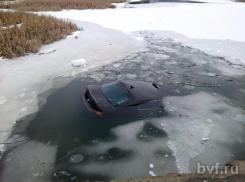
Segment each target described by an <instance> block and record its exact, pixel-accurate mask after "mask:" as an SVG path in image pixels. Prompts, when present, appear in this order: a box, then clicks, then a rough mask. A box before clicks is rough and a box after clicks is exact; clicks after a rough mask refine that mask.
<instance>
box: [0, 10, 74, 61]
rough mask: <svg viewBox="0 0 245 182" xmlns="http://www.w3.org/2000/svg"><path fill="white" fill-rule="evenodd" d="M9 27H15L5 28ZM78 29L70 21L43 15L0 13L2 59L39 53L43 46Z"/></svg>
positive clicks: (0, 52) (0, 51)
mask: <svg viewBox="0 0 245 182" xmlns="http://www.w3.org/2000/svg"><path fill="white" fill-rule="evenodd" d="M16 24H21V26H20V27H18V26H16ZM9 25H15V26H14V27H13V28H5V29H4V28H3V27H8V26H9ZM1 26H2V28H1ZM77 29H78V28H77V26H76V25H74V24H72V23H71V22H69V21H65V20H58V19H55V18H52V17H46V16H43V15H42V16H38V15H34V14H29V13H21V12H0V57H4V58H13V57H19V56H24V55H25V54H26V53H37V52H38V50H39V49H40V47H41V46H42V45H43V44H49V43H52V42H54V41H57V40H60V39H62V38H64V37H65V36H66V35H68V34H70V33H71V32H73V31H75V30H77Z"/></svg>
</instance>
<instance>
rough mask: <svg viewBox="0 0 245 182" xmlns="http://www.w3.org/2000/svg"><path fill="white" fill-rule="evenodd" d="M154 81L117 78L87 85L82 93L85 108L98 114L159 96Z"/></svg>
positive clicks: (159, 93) (138, 103)
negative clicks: (108, 81) (99, 83)
mask: <svg viewBox="0 0 245 182" xmlns="http://www.w3.org/2000/svg"><path fill="white" fill-rule="evenodd" d="M160 97H161V92H160V90H159V86H157V85H156V84H155V83H150V82H143V81H135V80H117V81H114V82H110V83H106V84H102V85H89V86H88V87H87V89H86V91H85V93H84V102H85V104H86V106H87V108H88V109H89V110H90V111H91V112H94V113H96V114H98V115H99V116H104V115H105V114H104V112H106V111H110V110H114V109H117V108H120V107H128V106H136V105H140V104H143V103H146V102H148V101H152V100H154V99H157V98H160Z"/></svg>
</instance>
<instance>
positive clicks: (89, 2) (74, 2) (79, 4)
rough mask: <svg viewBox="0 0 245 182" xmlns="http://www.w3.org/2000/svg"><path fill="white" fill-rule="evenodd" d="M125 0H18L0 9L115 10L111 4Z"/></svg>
mask: <svg viewBox="0 0 245 182" xmlns="http://www.w3.org/2000/svg"><path fill="white" fill-rule="evenodd" d="M120 2H125V0H20V1H17V2H16V3H11V4H0V8H6V9H17V10H21V11H61V10H62V9H79V10H83V9H105V8H115V6H114V5H112V4H111V3H120Z"/></svg>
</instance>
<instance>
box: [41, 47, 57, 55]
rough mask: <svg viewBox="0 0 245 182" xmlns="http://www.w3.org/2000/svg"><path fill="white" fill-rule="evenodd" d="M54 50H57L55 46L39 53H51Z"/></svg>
mask: <svg viewBox="0 0 245 182" xmlns="http://www.w3.org/2000/svg"><path fill="white" fill-rule="evenodd" d="M54 51H56V49H54V48H48V49H44V50H42V51H40V53H39V55H41V54H49V53H51V52H54Z"/></svg>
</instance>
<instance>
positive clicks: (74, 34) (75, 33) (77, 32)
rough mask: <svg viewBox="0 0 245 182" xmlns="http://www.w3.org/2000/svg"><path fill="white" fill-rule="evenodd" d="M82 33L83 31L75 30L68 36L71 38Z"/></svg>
mask: <svg viewBox="0 0 245 182" xmlns="http://www.w3.org/2000/svg"><path fill="white" fill-rule="evenodd" d="M80 33H81V31H76V32H73V33H72V35H68V36H67V37H66V38H67V39H69V38H72V37H75V36H77V35H78V34H80Z"/></svg>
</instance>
